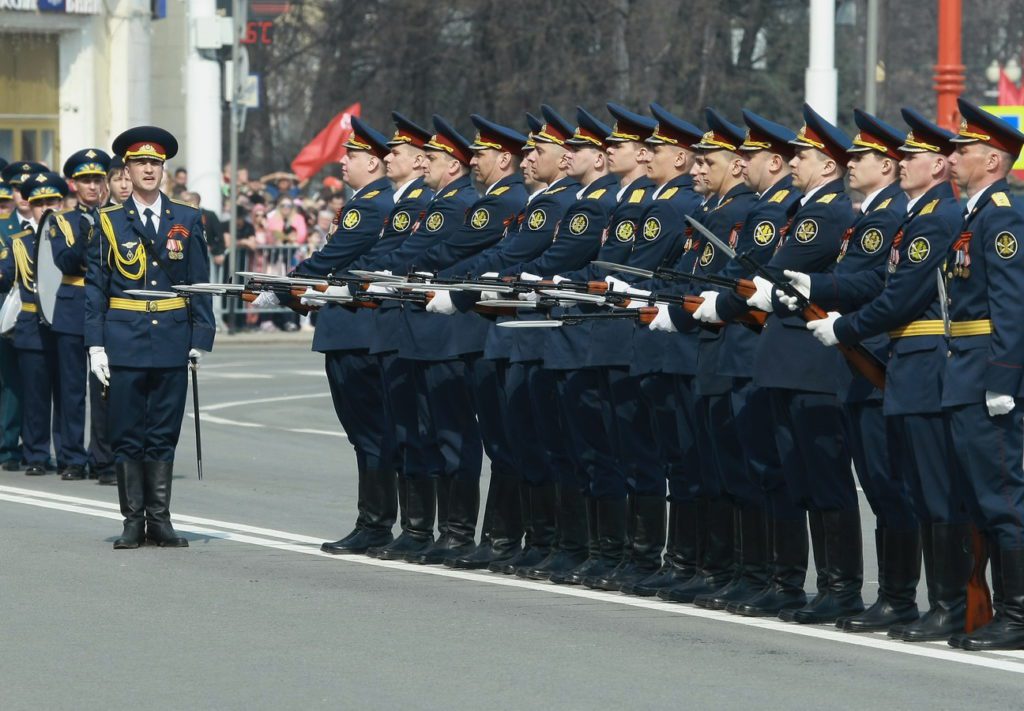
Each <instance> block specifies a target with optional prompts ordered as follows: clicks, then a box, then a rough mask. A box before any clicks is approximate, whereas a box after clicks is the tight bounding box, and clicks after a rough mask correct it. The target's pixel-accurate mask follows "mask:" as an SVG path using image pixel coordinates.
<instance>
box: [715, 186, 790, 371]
mask: <svg viewBox="0 0 1024 711" xmlns="http://www.w3.org/2000/svg"><path fill="white" fill-rule="evenodd" d="M799 200H800V193H799V192H797V191H796V190H794V189H793V178H792V177H791V176H789V175H787V176H786V177H785V178H782V179H781V180H779V181H778V182H777V183H775V185H773V186H771V187H770V188H768V189H767V190H765V191H764V192H763V193H761V195H760V196H759V197H758V198H757V201H756V202H755V203H754V205H753V207H752V208H751V210H750V212H749V213H748V214H747V219H746V221H745V222H744V223H743V229H742V230H740V233H739V237H738V238H737V240H736V251H737V252H738V253H744V254H747V255H749V256H750V257H751V258H752V259H753V260H754V261H756V262H757V263H758V264H767V263H768V262H769V261H771V258H772V256H774V254H775V250H776V249H778V246H779V240H781V239H782V237H783V235H785V233H786V231H787V229H788V226H789V219H790V217H791V216H792V214H793V213H794V212H795V211H796V205H797V204H798V203H799ZM721 274H722V276H724V277H729V278H731V279H750V278H752V277H753V275H752V274H750V273H749V272H748V271H747V269H746V268H745V267H744V266H743V265H741V264H740V263H739V262H737V261H736V260H732V261H730V262H729V263H728V264H726V265H725V267H724V268H723V269H722V271H721ZM716 307H717V310H718V315H719V317H720V318H721V319H722V320H723V321H724V322H725V323H726V326H725V327H724V329H723V336H722V347H721V349H720V351H719V354H718V372H719V373H720V374H721V375H727V376H729V377H731V378H752V377H753V376H754V352H755V351H756V350H757V339H758V331H756V330H754V329H752V328H749V327H748V326H745V325H743V324H740V323H732V321H733V320H734V319H735V318H736V317H737V316H739V315H741V314H745V313H747V312H748V311H750V307H749V306H747V301H746V299H744V298H743V297H741V296H740V295H739V294H737V293H736V292H734V291H724V292H722V293H721V294H720V295H719V297H718V301H717V302H716Z"/></svg>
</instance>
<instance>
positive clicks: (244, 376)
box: [199, 368, 274, 380]
mask: <svg viewBox="0 0 1024 711" xmlns="http://www.w3.org/2000/svg"><path fill="white" fill-rule="evenodd" d="M202 370H203V369H202V368H200V373H201V375H200V376H199V377H203V376H205V377H207V378H213V379H214V380H272V379H273V378H274V376H273V375H269V374H267V373H221V372H216V373H205V372H202Z"/></svg>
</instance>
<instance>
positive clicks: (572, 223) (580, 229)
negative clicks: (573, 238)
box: [569, 213, 590, 235]
mask: <svg viewBox="0 0 1024 711" xmlns="http://www.w3.org/2000/svg"><path fill="white" fill-rule="evenodd" d="M589 224H590V220H589V219H588V218H587V216H586V215H584V214H582V213H580V214H578V215H573V216H572V219H571V220H569V231H570V232H572V233H573V234H574V235H581V234H583V233H584V232H586V231H587V225H589Z"/></svg>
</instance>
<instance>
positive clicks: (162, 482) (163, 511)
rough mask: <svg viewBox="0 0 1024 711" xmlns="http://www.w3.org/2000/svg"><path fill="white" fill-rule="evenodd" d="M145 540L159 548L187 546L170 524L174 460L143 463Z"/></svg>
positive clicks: (186, 542)
mask: <svg viewBox="0 0 1024 711" xmlns="http://www.w3.org/2000/svg"><path fill="white" fill-rule="evenodd" d="M144 464H145V470H146V478H145V480H144V481H145V488H144V490H145V496H146V541H147V542H149V543H153V544H155V545H158V546H160V547H161V548H187V547H188V541H186V540H185V539H184V538H182V537H181V536H179V535H178V532H177V531H175V530H174V527H173V526H171V475H172V473H173V472H174V462H154V461H146V462H145V463H144Z"/></svg>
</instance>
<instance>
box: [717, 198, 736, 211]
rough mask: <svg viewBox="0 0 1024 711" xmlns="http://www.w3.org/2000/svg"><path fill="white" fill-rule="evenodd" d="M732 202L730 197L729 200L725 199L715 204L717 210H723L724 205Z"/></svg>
mask: <svg viewBox="0 0 1024 711" xmlns="http://www.w3.org/2000/svg"><path fill="white" fill-rule="evenodd" d="M730 202H732V198H729V199H728V200H725V201H724V202H720V203H718V204H717V205H715V209H716V210H721V209H722V208H723V207H725V206H726V205H728V204H729V203H730Z"/></svg>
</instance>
